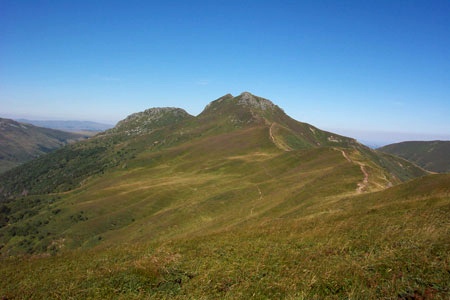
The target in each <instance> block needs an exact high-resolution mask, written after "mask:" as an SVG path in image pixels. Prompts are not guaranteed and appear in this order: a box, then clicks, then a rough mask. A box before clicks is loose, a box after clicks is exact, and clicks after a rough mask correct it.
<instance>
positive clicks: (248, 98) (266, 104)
mask: <svg viewBox="0 0 450 300" xmlns="http://www.w3.org/2000/svg"><path fill="white" fill-rule="evenodd" d="M236 99H237V100H238V102H237V103H238V104H239V105H244V106H250V107H253V108H257V109H260V110H262V111H265V110H273V109H274V108H275V107H276V105H275V104H273V103H272V101H270V100H267V99H265V98H261V97H258V96H255V95H253V94H251V93H249V92H243V93H242V94H240V95H239V96H238V97H236Z"/></svg>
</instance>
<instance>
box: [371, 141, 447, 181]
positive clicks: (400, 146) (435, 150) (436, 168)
mask: <svg viewBox="0 0 450 300" xmlns="http://www.w3.org/2000/svg"><path fill="white" fill-rule="evenodd" d="M378 150H379V151H383V152H386V153H390V154H393V155H397V156H400V157H403V158H404V159H407V160H409V161H411V162H413V163H415V164H417V165H418V166H421V167H422V168H424V169H426V170H429V171H432V172H438V173H450V141H430V142H427V141H412V142H402V143H397V144H391V145H387V146H384V147H381V148H379V149H378Z"/></svg>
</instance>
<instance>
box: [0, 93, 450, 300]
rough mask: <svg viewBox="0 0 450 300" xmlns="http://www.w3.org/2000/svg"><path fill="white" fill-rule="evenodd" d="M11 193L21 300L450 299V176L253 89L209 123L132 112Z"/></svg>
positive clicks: (3, 235)
mask: <svg viewBox="0 0 450 300" xmlns="http://www.w3.org/2000/svg"><path fill="white" fill-rule="evenodd" d="M49 165H50V166H49ZM417 177H419V178H417ZM413 178H416V179H413ZM0 182H1V190H2V200H1V203H0V205H1V207H0V214H1V215H0V216H1V224H0V226H1V228H0V243H1V249H0V252H1V255H2V257H3V258H1V259H0V265H1V269H2V273H1V275H0V276H1V277H2V278H1V280H0V291H2V293H3V294H4V295H5V296H6V297H11V298H19V299H33V298H34V299H42V298H83V299H84V298H87V299H89V298H98V299H111V298H115V299H141V298H144V299H145V298H150V299H164V298H179V299H186V298H188V299H221V298H225V299H248V298H255V299H280V298H288V299H323V298H354V299H379V298H389V299H397V298H398V297H400V298H403V299H411V297H414V296H415V295H416V296H419V295H420V296H421V297H431V296H433V297H435V299H445V298H447V296H448V293H449V289H448V287H449V285H450V276H449V271H450V268H449V258H450V255H449V253H450V251H449V250H450V245H449V241H450V235H449V233H450V232H449V230H450V229H449V219H450V218H449V215H450V198H449V197H450V196H449V186H450V175H428V174H427V173H426V172H425V171H423V170H422V169H420V168H418V167H415V166H414V165H413V164H410V163H408V162H407V161H405V160H402V159H399V158H396V157H394V156H390V155H387V154H381V153H379V152H377V151H373V150H370V149H368V148H366V147H364V146H362V145H360V144H358V143H357V142H356V141H355V140H353V139H350V138H346V137H343V136H339V135H335V134H332V133H329V132H324V131H321V130H319V129H317V128H315V127H313V126H311V125H309V124H305V123H300V122H297V121H295V120H293V119H291V118H289V117H288V116H287V115H286V114H285V113H284V112H283V111H282V110H281V109H279V108H278V107H277V106H275V105H274V104H273V103H271V102H270V101H268V100H265V99H263V98H259V97H255V96H253V95H251V94H248V93H243V94H241V95H240V96H238V97H233V96H231V95H226V96H224V97H222V98H220V99H218V100H216V101H214V102H212V103H211V104H210V105H209V106H207V108H206V109H205V110H204V111H203V112H202V113H201V114H200V115H199V116H197V117H193V116H190V115H189V114H187V113H186V112H185V111H183V110H181V109H175V108H157V109H150V110H147V111H145V112H142V113H139V114H135V115H132V116H130V117H128V118H127V119H125V120H124V121H122V122H120V123H119V124H118V125H117V126H116V127H115V128H114V129H111V130H109V131H107V132H105V133H104V134H102V135H98V136H96V137H95V138H93V139H91V140H87V141H84V142H80V143H77V144H73V145H70V146H66V147H64V148H62V149H60V150H58V151H56V152H54V153H52V154H50V155H46V156H43V157H41V158H39V159H38V160H35V161H32V162H29V163H27V164H25V165H23V166H21V167H18V168H16V169H14V170H11V171H9V172H7V173H6V174H4V175H2V176H1V177H0ZM402 182H404V183H402ZM0 296H2V295H0ZM408 297H409V298H408Z"/></svg>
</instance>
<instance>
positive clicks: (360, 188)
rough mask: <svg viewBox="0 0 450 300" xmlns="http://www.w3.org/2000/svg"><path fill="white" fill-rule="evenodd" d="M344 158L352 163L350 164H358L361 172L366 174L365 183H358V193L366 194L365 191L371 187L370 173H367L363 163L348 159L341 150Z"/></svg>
mask: <svg viewBox="0 0 450 300" xmlns="http://www.w3.org/2000/svg"><path fill="white" fill-rule="evenodd" d="M336 150H337V149H336ZM341 153H342V156H344V158H345V159H346V160H347V161H348V162H350V163H355V164H358V165H359V167H360V169H361V172H362V173H363V174H364V178H363V181H362V182H360V183H358V187H357V188H356V192H357V193H362V192H364V190H365V189H366V188H367V186H368V185H369V173H368V172H367V170H366V168H365V165H364V164H363V163H362V162H358V161H357V162H354V161H353V160H351V159H350V157H348V155H347V153H345V151H344V150H341Z"/></svg>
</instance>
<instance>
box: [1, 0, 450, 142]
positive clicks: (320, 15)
mask: <svg viewBox="0 0 450 300" xmlns="http://www.w3.org/2000/svg"><path fill="white" fill-rule="evenodd" d="M449 15H450V2H448V1H432V2H429V1H414V2H411V1H396V2H392V1H377V2H375V3H365V2H361V1H347V2H345V3H341V2H336V1H322V2H310V3H308V2H300V3H299V2H295V1H294V2H292V1H281V2H280V1H264V2H263V3H262V2H260V1H247V2H245V3H242V2H241V1H239V2H238V1H227V2H209V1H190V2H188V3H186V2H184V1H169V2H164V3H158V2H154V1H144V2H141V1H127V2H123V1H107V2H106V1H95V2H92V1H76V2H49V1H40V2H39V3H37V2H34V3H30V2H18V1H8V0H7V1H2V2H0V107H1V111H0V116H1V117H6V118H13V119H17V118H21V119H30V120H81V121H93V122H99V123H105V124H111V125H113V124H115V123H116V122H117V121H119V120H121V119H124V118H125V117H126V116H128V115H129V114H132V113H135V112H139V111H143V110H145V109H148V108H151V107H160V106H173V107H180V108H183V109H185V110H186V111H187V112H188V113H190V114H192V115H198V114H199V113H200V112H201V111H202V110H203V108H204V107H205V106H206V105H207V104H208V103H209V102H211V101H213V100H214V99H217V98H219V97H221V96H222V95H224V94H227V93H231V94H233V95H239V94H240V93H241V92H243V91H249V92H251V93H253V94H255V95H257V96H261V97H264V98H267V99H270V100H271V101H273V102H274V103H275V104H277V105H278V106H280V107H281V108H282V109H283V110H284V111H285V112H286V113H287V114H288V115H290V116H291V117H293V118H294V119H296V120H298V121H301V122H306V123H309V124H312V125H314V126H317V127H319V128H321V129H325V130H329V131H333V132H336V133H339V134H344V135H347V136H351V137H354V138H357V139H358V140H360V141H361V142H364V143H369V142H370V143H379V142H380V141H396V142H398V141H403V140H410V139H405V138H404V137H406V138H407V137H411V138H413V139H418V138H421V140H426V139H427V137H428V140H430V139H431V140H433V139H435V137H444V138H445V137H446V138H445V139H450V121H449V118H448V116H449V115H450V85H449V82H450V51H448V49H450V35H449V34H448V28H450V19H449V18H448V16H449ZM348 133H352V134H348ZM371 141H372V142H371Z"/></svg>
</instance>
